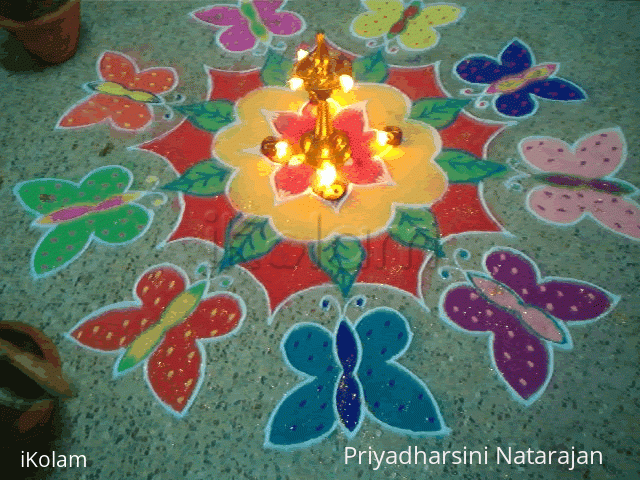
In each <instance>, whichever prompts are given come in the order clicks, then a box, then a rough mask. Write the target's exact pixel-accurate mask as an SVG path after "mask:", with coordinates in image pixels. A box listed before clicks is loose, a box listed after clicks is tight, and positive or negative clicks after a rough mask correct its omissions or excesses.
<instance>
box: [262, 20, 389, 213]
mask: <svg viewBox="0 0 640 480" xmlns="http://www.w3.org/2000/svg"><path fill="white" fill-rule="evenodd" d="M352 75H353V73H352V68H351V61H350V60H349V59H348V58H347V57H345V56H344V55H342V54H336V53H335V52H330V51H329V49H328V47H327V45H326V43H325V39H324V34H323V33H322V32H318V33H317V34H316V48H315V50H313V51H312V52H307V51H305V50H299V51H298V53H297V62H296V63H295V65H294V68H293V76H292V77H291V79H290V80H289V86H290V87H291V89H293V90H298V89H300V88H304V89H305V90H306V91H307V92H308V94H309V100H310V102H311V104H313V105H314V106H315V109H316V123H315V128H314V130H313V131H310V132H307V133H306V134H304V135H303V136H302V137H301V138H300V142H299V145H289V144H288V143H287V142H286V141H284V140H278V139H277V138H276V137H272V136H269V137H267V138H265V139H264V140H263V142H262V146H261V151H262V153H263V155H265V156H266V157H268V158H269V159H270V160H272V161H274V162H277V163H284V164H291V165H296V164H300V163H306V164H307V165H309V166H311V167H313V168H314V169H315V173H314V175H313V178H312V180H311V189H312V190H313V192H314V193H315V194H316V195H318V196H319V197H321V198H323V199H325V200H331V201H337V200H340V199H341V198H342V197H343V196H344V195H345V194H346V193H347V187H348V182H347V181H346V180H345V179H344V178H343V176H342V175H341V173H340V169H341V167H342V166H343V165H344V164H345V163H346V162H347V161H349V159H350V158H351V148H350V146H349V137H348V136H347V134H346V133H345V132H343V131H342V130H338V129H336V128H334V126H333V118H332V116H331V111H330V106H329V99H330V98H331V94H332V93H333V91H334V90H337V89H342V90H344V91H345V92H348V91H349V90H351V88H353V84H354V81H353V76H352ZM377 139H378V140H377V141H378V143H381V144H383V145H384V144H388V145H391V146H396V145H399V144H400V141H401V139H402V132H401V131H400V129H399V128H397V127H385V129H384V130H383V131H378V135H377Z"/></svg>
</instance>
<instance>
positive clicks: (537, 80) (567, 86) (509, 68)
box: [453, 38, 587, 118]
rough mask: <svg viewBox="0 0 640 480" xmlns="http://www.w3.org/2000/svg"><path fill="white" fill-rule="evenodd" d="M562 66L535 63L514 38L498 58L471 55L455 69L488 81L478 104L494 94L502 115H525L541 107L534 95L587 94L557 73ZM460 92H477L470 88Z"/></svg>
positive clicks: (565, 97) (572, 97)
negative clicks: (483, 98) (484, 97)
mask: <svg viewBox="0 0 640 480" xmlns="http://www.w3.org/2000/svg"><path fill="white" fill-rule="evenodd" d="M559 68H560V65H559V64H557V63H545V64H540V65H536V62H535V59H534V57H533V52H532V51H531V49H530V48H529V47H528V46H527V45H526V44H525V43H524V42H522V41H521V40H519V39H517V38H514V39H513V40H512V41H511V43H510V44H508V45H507V46H506V47H505V48H504V49H503V50H502V52H500V55H499V58H498V60H496V59H495V58H493V57H489V56H487V55H470V56H467V57H465V58H464V59H462V60H461V61H460V62H458V63H457V64H456V65H455V67H454V69H453V73H454V74H456V75H457V76H458V77H459V78H460V79H461V80H463V81H465V82H467V83H475V84H480V85H488V86H487V87H486V88H485V90H484V92H482V93H481V94H479V98H478V100H476V104H475V106H476V107H477V108H484V107H486V106H487V103H486V102H485V101H483V100H482V97H483V96H484V95H492V96H493V108H494V109H495V110H496V111H497V112H498V113H499V114H500V115H503V116H506V117H516V118H525V117H529V116H531V115H533V114H534V113H535V112H536V110H537V109H538V102H537V100H536V99H535V98H534V96H535V97H539V98H545V99H547V100H560V101H576V100H584V99H585V98H587V95H586V94H585V93H584V91H583V90H582V89H581V88H580V87H578V86H577V85H575V84H573V83H571V82H569V81H568V80H564V79H562V78H557V77H555V76H554V75H555V74H556V73H557V72H558V70H559ZM461 93H463V94H465V95H471V96H474V95H478V94H474V93H473V90H471V89H464V90H462V91H461Z"/></svg>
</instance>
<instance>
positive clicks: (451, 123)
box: [137, 50, 506, 318]
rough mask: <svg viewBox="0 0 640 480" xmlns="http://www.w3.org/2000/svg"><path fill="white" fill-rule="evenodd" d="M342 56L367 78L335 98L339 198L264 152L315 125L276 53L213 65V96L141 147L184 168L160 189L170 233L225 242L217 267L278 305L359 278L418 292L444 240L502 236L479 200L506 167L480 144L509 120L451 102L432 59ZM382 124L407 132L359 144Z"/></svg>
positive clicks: (345, 289)
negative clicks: (390, 141)
mask: <svg viewBox="0 0 640 480" xmlns="http://www.w3.org/2000/svg"><path fill="white" fill-rule="evenodd" d="M344 54H345V55H349V56H350V58H352V59H354V61H353V68H354V74H355V76H356V79H357V81H358V82H362V83H363V84H362V85H358V86H357V88H355V89H353V90H352V91H350V92H349V93H339V94H338V93H336V94H334V97H333V98H334V99H335V105H334V108H335V109H336V112H338V113H339V115H338V117H339V119H338V121H339V122H341V128H343V129H344V130H345V131H348V132H349V133H348V134H349V136H350V143H351V145H354V159H353V163H352V164H351V165H350V166H345V168H346V169H347V171H348V174H349V180H350V183H351V184H350V186H349V189H350V190H349V194H348V195H347V196H346V198H345V199H344V201H342V202H341V203H339V204H338V205H336V204H332V203H331V204H330V203H327V202H325V201H323V200H322V199H321V198H318V197H317V196H314V195H311V194H310V193H309V191H308V171H306V170H305V168H304V166H300V167H295V166H291V165H287V166H286V167H282V166H281V165H278V164H275V163H272V162H270V161H269V160H268V159H267V158H266V157H264V156H263V155H262V154H261V153H260V143H261V141H262V139H263V138H265V137H266V136H268V135H274V134H277V135H283V136H285V137H289V138H291V139H292V141H295V139H296V138H299V137H300V135H301V134H302V133H304V132H305V131H307V130H308V129H309V128H312V125H313V119H314V112H313V108H312V107H310V106H309V105H308V100H307V98H306V96H305V94H304V93H301V92H294V91H290V90H285V89H283V88H281V86H282V85H285V84H286V81H287V79H288V72H289V70H290V69H291V67H292V61H290V60H289V59H287V58H285V57H283V56H282V55H280V54H278V53H276V52H274V51H273V50H270V51H269V53H268V54H267V56H266V59H265V65H264V67H263V68H262V69H261V70H258V69H256V70H251V71H247V72H224V71H220V70H216V69H212V68H208V67H207V68H206V72H207V75H208V77H209V81H210V85H211V86H212V87H211V89H210V92H209V94H208V100H207V101H205V102H203V103H200V104H196V105H185V106H183V107H181V108H180V111H182V112H183V113H185V115H187V117H188V120H186V121H184V122H182V123H181V124H180V125H178V126H177V127H176V128H175V129H173V130H172V131H170V132H168V133H167V134H165V135H162V136H161V137H158V138H156V139H154V140H151V141H149V142H146V143H144V144H142V145H139V146H138V147H137V148H139V149H142V150H145V151H149V152H153V153H155V154H158V155H160V156H162V157H163V158H165V159H166V160H167V161H168V162H169V163H170V164H171V165H172V166H173V168H174V169H175V171H176V173H177V174H178V175H179V178H178V179H176V180H175V181H174V182H171V183H170V184H168V185H166V186H165V187H164V188H166V189H168V190H175V191H178V192H180V203H181V206H182V213H181V217H180V219H179V222H178V225H177V226H176V228H175V230H174V232H173V233H172V234H171V235H170V237H169V238H168V239H167V241H175V240H179V239H182V238H197V239H201V240H205V241H208V242H212V243H214V244H216V245H218V246H220V247H223V248H224V249H225V253H224V259H223V268H226V267H229V266H232V265H241V266H242V267H244V268H246V269H247V270H248V271H249V272H251V273H252V274H253V275H254V277H255V278H256V279H257V280H258V281H259V282H261V284H262V285H264V288H265V290H266V292H267V295H268V298H269V301H270V305H271V308H272V310H273V309H275V308H277V307H278V306H279V305H280V304H281V303H282V301H283V300H285V299H286V298H287V297H289V296H290V295H292V294H295V293H296V292H299V291H301V290H304V289H307V288H310V287H313V286H316V285H320V284H325V283H327V282H333V283H334V284H335V285H337V286H338V287H339V289H340V291H341V292H342V294H343V295H344V296H345V297H347V296H348V294H349V291H350V289H351V287H352V285H353V284H354V283H356V282H358V283H375V284H386V285H390V286H392V287H396V288H400V289H402V290H405V291H407V292H409V293H411V294H413V295H417V292H418V289H419V288H418V285H419V271H420V269H421V267H422V265H423V263H424V259H425V255H426V254H427V253H428V252H432V251H435V252H436V253H437V254H438V255H443V253H442V248H441V245H442V242H443V241H446V240H447V239H448V238H450V237H451V236H453V235H457V234H461V233H466V232H501V231H502V229H501V227H500V225H499V223H498V222H497V221H496V220H495V219H494V218H493V217H491V215H490V214H489V213H488V212H487V210H486V208H485V206H484V203H483V201H482V180H483V179H485V178H487V177H489V176H492V175H499V174H502V173H504V172H505V171H506V167H505V165H504V164H501V163H497V162H493V161H490V160H487V159H486V146H487V144H488V142H489V141H490V140H491V139H492V138H493V136H494V135H496V134H497V133H498V132H499V131H501V130H502V129H503V128H504V126H505V125H504V124H503V123H496V122H487V121H480V120H478V119H476V118H474V117H472V116H471V115H469V114H467V113H466V112H464V111H463V110H462V108H463V107H464V106H465V105H466V104H467V103H468V100H456V99H452V98H449V97H448V96H447V94H446V93H445V92H444V90H443V89H442V87H441V86H440V83H439V81H438V78H437V64H435V65H428V66H426V67H419V68H398V67H390V66H389V65H387V63H386V62H385V60H384V58H383V56H382V54H381V52H376V53H374V54H372V55H370V56H368V57H361V58H357V59H356V58H355V57H354V56H353V55H351V54H349V53H344ZM367 82H368V83H367ZM385 124H394V125H399V126H400V127H401V128H402V130H403V131H404V132H405V139H404V140H403V143H402V145H401V147H400V148H398V149H394V151H393V152H389V150H388V149H387V150H384V149H379V148H377V147H375V146H373V145H371V144H369V143H367V142H368V140H369V139H370V138H372V130H371V128H377V127H378V128H379V127H380V125H385ZM284 168H287V169H288V170H287V171H283V170H284ZM417 179H419V180H418V181H417ZM272 318H273V317H272Z"/></svg>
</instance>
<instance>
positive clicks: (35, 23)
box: [0, 0, 80, 30]
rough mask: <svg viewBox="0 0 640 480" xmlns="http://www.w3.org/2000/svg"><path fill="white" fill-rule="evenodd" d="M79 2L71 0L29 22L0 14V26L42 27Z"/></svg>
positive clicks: (12, 27)
mask: <svg viewBox="0 0 640 480" xmlns="http://www.w3.org/2000/svg"><path fill="white" fill-rule="evenodd" d="M77 3H80V0H69V1H68V2H67V3H65V4H63V5H61V6H60V8H58V9H57V10H54V11H53V12H49V13H47V14H46V15H43V16H42V17H38V18H34V19H33V20H29V21H27V22H19V21H17V20H12V19H10V18H7V17H3V16H2V15H0V27H1V28H6V29H9V30H26V29H30V28H34V27H41V26H43V25H47V24H48V23H50V22H51V21H53V20H56V19H57V18H58V17H59V16H60V15H62V14H64V13H65V12H66V11H67V10H70V9H72V8H73V7H74V6H75V5H76V4H77Z"/></svg>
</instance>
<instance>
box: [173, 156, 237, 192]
mask: <svg viewBox="0 0 640 480" xmlns="http://www.w3.org/2000/svg"><path fill="white" fill-rule="evenodd" d="M230 175H231V170H229V168H228V167H226V166H224V165H222V164H221V163H220V162H219V161H218V160H216V159H215V158H213V159H211V160H205V161H204V162H200V163H198V164H196V165H194V166H193V167H191V168H190V169H189V170H187V171H186V172H184V173H183V174H182V176H181V177H180V178H178V179H176V180H174V181H173V182H171V183H168V184H167V185H165V186H164V187H162V188H164V189H165V190H173V191H179V192H183V193H188V194H189V195H196V196H200V197H215V196H216V195H220V194H222V193H224V189H225V187H226V185H227V181H228V180H229V176H230Z"/></svg>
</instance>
